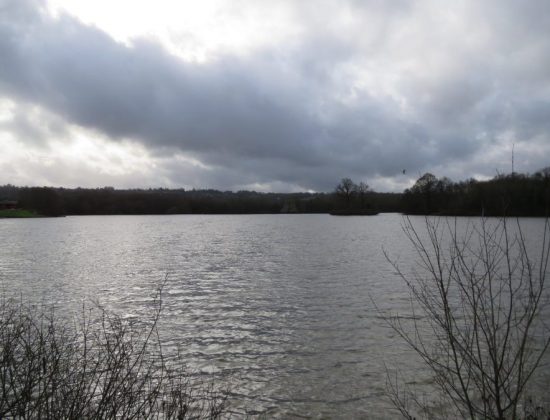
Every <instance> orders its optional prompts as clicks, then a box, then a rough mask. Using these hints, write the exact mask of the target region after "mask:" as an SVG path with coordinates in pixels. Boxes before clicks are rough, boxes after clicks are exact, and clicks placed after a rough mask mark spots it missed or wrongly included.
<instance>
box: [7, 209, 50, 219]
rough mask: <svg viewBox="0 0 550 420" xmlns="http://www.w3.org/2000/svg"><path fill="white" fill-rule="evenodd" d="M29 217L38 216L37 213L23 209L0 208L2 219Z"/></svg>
mask: <svg viewBox="0 0 550 420" xmlns="http://www.w3.org/2000/svg"><path fill="white" fill-rule="evenodd" d="M31 217H40V215H39V214H37V213H35V212H32V211H29V210H23V209H15V210H0V218H4V219H25V218H31Z"/></svg>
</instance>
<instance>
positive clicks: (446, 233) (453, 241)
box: [383, 218, 550, 420]
mask: <svg viewBox="0 0 550 420" xmlns="http://www.w3.org/2000/svg"><path fill="white" fill-rule="evenodd" d="M508 223H509V222H508V221H507V219H506V218H503V219H500V220H498V221H497V220H494V219H493V220H491V221H488V220H486V219H481V220H480V222H479V223H476V224H468V225H467V226H460V229H459V228H458V227H457V224H456V221H455V222H454V223H453V222H452V221H450V220H449V219H437V218H427V219H426V223H425V226H424V228H425V229H420V228H419V227H418V226H416V225H413V223H412V222H411V220H409V219H406V220H405V224H404V232H405V234H406V236H407V237H408V239H409V241H410V243H411V244H412V246H413V247H414V250H415V251H416V257H417V258H416V261H417V263H418V264H417V267H416V269H414V268H413V269H411V268H409V267H407V268H406V269H402V268H401V267H399V265H398V264H397V263H396V262H392V264H393V267H394V268H395V270H396V271H397V273H398V274H399V275H400V277H401V278H402V279H403V281H404V282H405V284H406V285H407V287H408V289H409V291H410V297H411V312H412V315H410V316H405V317H403V316H400V314H383V316H384V318H385V319H386V321H387V322H388V324H389V326H390V327H391V328H392V329H393V330H394V331H395V332H396V333H397V334H398V335H399V336H400V337H401V338H402V339H403V340H404V341H405V342H406V343H407V344H408V345H409V346H410V348H411V349H412V350H414V351H415V352H416V353H417V354H418V356H420V358H421V360H422V361H423V362H424V364H425V366H426V368H427V372H428V373H429V375H430V377H431V378H432V380H433V387H434V388H435V392H434V393H430V395H429V396H428V397H426V396H422V395H419V393H417V392H415V390H414V389H412V388H410V387H409V386H407V385H406V380H401V379H399V375H397V377H396V376H394V374H393V373H391V374H389V376H388V385H389V388H388V390H389V396H390V398H391V400H392V402H393V403H394V404H395V406H396V407H397V408H398V409H399V410H400V412H401V413H402V414H403V415H404V417H405V418H408V419H411V420H412V419H413V418H469V419H472V420H473V419H478V418H483V419H499V420H504V419H520V418H522V419H532V420H534V419H541V420H542V419H547V418H550V410H549V408H550V400H548V390H547V389H541V386H540V384H539V385H538V386H537V385H534V382H535V381H534V379H535V378H536V377H537V375H538V374H540V373H541V372H540V369H541V368H545V369H547V364H545V362H547V359H545V357H546V356H545V354H546V353H547V351H548V348H549V346H550V329H549V326H548V324H547V323H546V322H547V317H548V314H549V310H550V307H549V304H550V302H549V298H550V294H549V290H548V288H547V284H546V279H547V275H548V274H549V273H548V269H549V267H550V225H549V222H548V219H547V220H546V223H545V225H544V231H543V232H541V233H542V239H541V240H540V243H539V244H538V247H537V248H534V249H535V252H533V249H532V248H531V251H529V250H528V249H529V247H528V246H527V240H526V239H525V237H524V236H523V233H522V230H521V226H520V225H519V223H518V224H517V225H516V226H513V227H512V228H511V227H510V226H509V225H508ZM530 239H533V238H530ZM390 261H391V260H390ZM546 373H547V372H546ZM539 379H540V378H539ZM541 397H542V401H541V400H540V398H541ZM537 399H539V400H538V401H537ZM534 401H537V402H536V403H535V402H534Z"/></svg>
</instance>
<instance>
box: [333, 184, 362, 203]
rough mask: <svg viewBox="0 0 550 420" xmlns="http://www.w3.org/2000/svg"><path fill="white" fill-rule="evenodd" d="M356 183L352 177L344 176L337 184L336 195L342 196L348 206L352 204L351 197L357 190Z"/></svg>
mask: <svg viewBox="0 0 550 420" xmlns="http://www.w3.org/2000/svg"><path fill="white" fill-rule="evenodd" d="M356 187H357V186H356V185H355V183H354V182H353V181H352V180H351V179H350V178H342V180H341V181H340V183H339V184H338V185H337V186H336V190H335V192H336V195H337V196H339V197H341V198H342V199H343V200H344V202H345V203H346V207H350V206H351V198H352V196H353V194H355V191H356Z"/></svg>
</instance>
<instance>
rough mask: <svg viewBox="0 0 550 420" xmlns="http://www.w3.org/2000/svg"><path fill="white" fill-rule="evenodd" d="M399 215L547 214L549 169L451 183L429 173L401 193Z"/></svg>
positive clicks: (548, 208) (549, 196) (549, 201)
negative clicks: (530, 173)
mask: <svg viewBox="0 0 550 420" xmlns="http://www.w3.org/2000/svg"><path fill="white" fill-rule="evenodd" d="M401 205H402V212H403V213H408V214H440V215H453V216H461V215H463V216H480V215H485V216H504V215H506V216H545V217H546V216H548V215H550V212H549V210H550V167H549V168H545V169H542V170H540V171H538V172H536V173H535V174H532V175H526V174H520V173H511V174H506V175H504V174H502V175H497V176H496V177H494V178H493V179H491V180H488V181H476V180H475V179H469V180H466V181H460V182H452V181H451V180H450V179H448V178H441V179H438V178H436V177H435V176H434V175H432V174H430V173H426V174H424V175H423V176H422V177H420V178H419V179H418V180H417V181H416V183H415V184H414V186H413V187H412V188H410V189H407V190H405V192H404V193H403V196H402V200H401Z"/></svg>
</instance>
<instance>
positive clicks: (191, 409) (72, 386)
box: [0, 294, 226, 419]
mask: <svg viewBox="0 0 550 420" xmlns="http://www.w3.org/2000/svg"><path fill="white" fill-rule="evenodd" d="M159 296H160V294H159ZM160 302H161V301H160V298H159V299H158V300H157V303H158V305H157V306H156V309H155V313H154V316H153V319H152V321H150V322H149V323H148V324H139V323H132V322H127V321H124V320H123V319H121V318H120V317H119V316H116V315H113V314H111V313H109V312H107V311H106V310H105V309H103V308H101V307H100V306H98V305H95V306H94V307H93V309H89V310H83V315H82V317H81V319H79V320H78V321H77V322H76V323H75V324H74V325H73V324H70V323H68V322H67V321H66V320H63V319H62V318H59V317H57V316H56V314H55V312H54V311H53V310H52V309H49V310H45V309H43V308H42V309H41V308H36V307H31V306H27V305H25V304H23V303H21V302H18V301H12V300H3V301H2V302H1V303H0V418H14V417H17V418H54V419H80V418H124V419H126V418H147V419H150V418H162V419H185V418H219V417H220V416H221V414H222V413H223V412H224V410H225V408H226V397H225V396H224V394H223V393H221V392H218V391H216V390H215V389H214V387H213V385H212V384H207V385H204V384H202V385H196V384H195V385H192V384H191V383H190V381H189V375H188V373H187V371H186V370H185V367H184V365H183V364H182V363H181V362H180V361H179V360H175V361H171V362H170V363H169V362H167V360H166V358H165V357H164V355H163V352H162V345H161V342H160V339H159V336H158V331H157V323H158V320H159V315H160V312H161V311H160V309H161V304H160Z"/></svg>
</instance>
